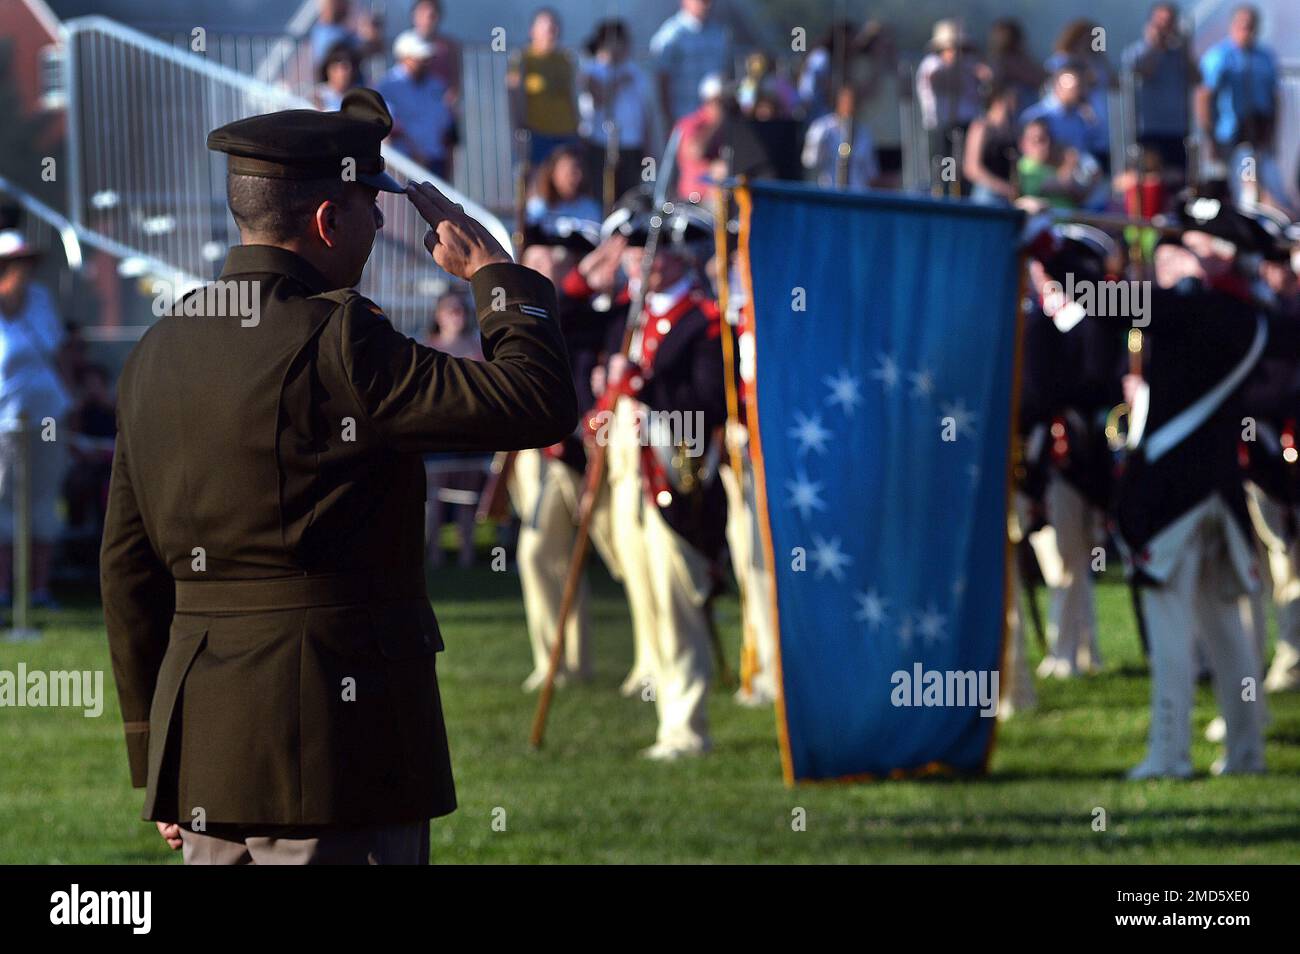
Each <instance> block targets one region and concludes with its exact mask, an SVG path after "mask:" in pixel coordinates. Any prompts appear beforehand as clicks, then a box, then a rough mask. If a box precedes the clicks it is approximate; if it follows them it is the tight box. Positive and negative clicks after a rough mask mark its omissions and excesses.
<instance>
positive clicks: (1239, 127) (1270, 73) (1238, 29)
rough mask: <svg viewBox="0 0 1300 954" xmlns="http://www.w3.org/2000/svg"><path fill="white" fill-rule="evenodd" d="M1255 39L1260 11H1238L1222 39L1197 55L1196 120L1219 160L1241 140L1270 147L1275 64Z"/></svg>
mask: <svg viewBox="0 0 1300 954" xmlns="http://www.w3.org/2000/svg"><path fill="white" fill-rule="evenodd" d="M1258 35H1259V11H1258V10H1257V9H1255V8H1254V7H1252V6H1246V5H1243V6H1240V7H1237V8H1236V10H1234V11H1233V13H1232V21H1231V23H1230V25H1229V27H1228V36H1227V38H1226V39H1224V40H1222V41H1220V42H1219V43H1216V44H1215V45H1214V46H1212V47H1210V48H1209V49H1208V50H1206V51H1205V55H1204V56H1203V57H1201V87H1200V88H1199V89H1198V90H1197V92H1196V113H1197V122H1198V123H1199V125H1200V127H1201V130H1202V132H1203V133H1204V134H1205V138H1206V140H1207V141H1208V142H1210V143H1211V144H1212V148H1213V149H1214V152H1215V155H1216V156H1217V157H1218V158H1226V157H1227V156H1228V155H1229V154H1230V153H1231V152H1232V149H1233V148H1234V147H1235V146H1237V145H1239V144H1240V143H1243V142H1248V143H1250V144H1252V145H1253V146H1255V148H1256V149H1262V150H1268V149H1270V148H1271V147H1272V145H1273V131H1274V125H1275V121H1276V118H1277V60H1276V58H1275V57H1274V56H1273V52H1272V51H1271V50H1269V49H1268V48H1266V47H1263V46H1260V45H1259V44H1258V42H1257V37H1258Z"/></svg>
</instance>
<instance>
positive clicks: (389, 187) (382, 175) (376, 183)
mask: <svg viewBox="0 0 1300 954" xmlns="http://www.w3.org/2000/svg"><path fill="white" fill-rule="evenodd" d="M357 181H358V182H361V183H364V184H365V185H368V186H370V187H371V188H372V189H378V190H379V191H380V192H405V191H406V190H405V189H403V188H402V187H401V186H400V185H398V184H397V180H396V179H394V178H393V177H392V176H390V175H389V174H388V173H387V172H375V173H367V174H366V175H359V176H357Z"/></svg>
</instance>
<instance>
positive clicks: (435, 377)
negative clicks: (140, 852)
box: [101, 246, 577, 825]
mask: <svg viewBox="0 0 1300 954" xmlns="http://www.w3.org/2000/svg"><path fill="white" fill-rule="evenodd" d="M222 280H223V281H238V282H253V281H256V282H258V283H260V284H259V287H258V293H257V299H258V301H259V302H260V320H259V321H258V322H257V323H256V324H255V325H253V324H251V323H249V322H248V321H247V318H246V317H241V316H232V317H171V316H169V317H164V318H162V319H161V320H160V321H158V322H157V324H156V325H155V326H154V327H153V328H151V329H150V330H149V332H148V333H147V334H146V335H145V336H144V338H143V339H142V340H141V341H140V343H139V344H138V345H137V346H136V348H135V349H134V351H133V352H132V353H131V355H130V358H129V359H128V361H127V363H126V367H125V369H124V370H123V372H122V376H121V379H120V382H119V404H118V426H119V433H118V440H117V449H116V454H115V457H114V461H113V477H112V482H111V489H110V491H109V503H108V515H107V521H106V525H105V530H104V541H103V550H102V555H101V587H102V593H103V600H104V615H105V621H106V624H107V629H108V640H109V647H110V650H111V654H112V661H113V672H114V675H115V677H116V680H117V686H118V694H119V698H120V702H121V707H122V716H123V719H124V721H125V724H126V740H127V754H128V760H129V763H130V769H131V780H132V783H133V784H134V785H135V786H137V787H145V788H146V796H145V805H144V817H145V818H147V819H155V820H163V821H180V822H181V823H186V822H189V821H191V820H192V819H193V818H194V817H196V816H195V811H196V810H197V809H202V812H203V817H205V819H206V821H207V822H209V823H211V822H236V823H244V824H257V823H270V824H293V825H317V824H321V825H324V824H352V825H356V824H391V823H397V822H403V821H413V820H419V819H424V818H428V817H430V816H436V815H441V814H445V813H447V812H450V811H452V810H453V809H454V807H455V794H454V789H453V785H452V776H451V766H450V759H449V755H448V749H447V739H446V734H445V731H444V727H443V718H442V707H441V702H440V699H439V694H438V683H437V678H436V674H435V653H436V652H438V651H439V650H441V649H442V648H443V643H442V638H441V636H440V634H439V631H438V623H437V621H436V619H435V617H434V614H433V611H432V609H431V608H430V606H429V602H428V599H427V596H426V590H425V578H424V569H423V559H424V546H423V527H424V518H423V512H424V502H425V477H424V467H423V465H422V464H421V455H422V454H426V453H429V452H436V451H490V450H504V449H517V448H525V447H536V446H541V445H545V444H549V443H552V442H554V441H556V440H558V439H559V438H561V437H562V436H563V435H565V434H566V433H568V432H569V431H571V430H572V429H573V427H574V423H575V421H576V417H577V408H576V401H575V398H574V393H573V383H572V380H571V378H570V371H569V366H568V361H567V358H566V355H565V349H564V343H563V340H562V338H561V336H560V331H559V328H558V326H557V324H556V321H555V311H556V306H555V293H554V289H553V288H552V286H551V285H550V283H549V282H548V281H546V280H545V279H544V278H542V277H541V276H540V275H538V274H537V273H535V272H533V271H531V270H529V269H525V268H522V267H520V266H516V265H506V264H503V265H492V266H488V267H486V268H483V269H481V270H480V271H479V272H478V273H477V274H476V275H475V276H474V280H473V283H472V284H473V290H474V297H475V300H476V301H477V302H478V303H479V306H478V311H479V321H480V324H481V326H482V334H483V346H484V347H483V350H484V355H485V358H486V360H485V361H484V362H483V363H477V362H474V361H469V360H464V359H457V358H453V357H450V356H448V355H445V354H442V353H440V352H438V351H435V350H433V349H430V348H426V347H423V346H421V345H419V344H417V343H416V342H414V341H412V340H411V339H409V338H407V337H405V336H404V335H402V334H400V333H398V332H397V331H396V330H395V329H394V328H393V327H392V325H391V324H390V323H389V322H388V320H387V319H386V318H385V317H384V316H383V314H382V313H381V312H380V310H379V309H378V307H376V306H375V305H374V304H372V303H371V302H369V301H367V300H366V299H365V298H363V297H361V296H360V295H358V294H357V293H356V292H354V291H350V290H345V291H338V292H329V293H328V294H325V295H322V294H321V293H326V292H327V282H326V280H325V279H324V278H322V277H321V276H320V275H319V274H318V273H317V272H316V271H315V270H314V269H313V268H312V267H311V266H310V265H309V264H308V263H307V262H305V261H304V260H303V259H301V258H299V257H298V256H296V255H294V254H292V253H291V252H288V251H285V250H283V249H278V248H271V247H267V246H237V247H235V248H232V249H231V250H230V254H229V257H228V258H227V260H226V265H225V270H224V272H223V274H222ZM498 289H503V290H504V303H505V307H504V310H496V311H494V310H493V309H492V305H493V304H494V303H496V304H497V305H498V307H499V305H500V303H501V301H502V297H501V295H500V294H499V293H497V290H498Z"/></svg>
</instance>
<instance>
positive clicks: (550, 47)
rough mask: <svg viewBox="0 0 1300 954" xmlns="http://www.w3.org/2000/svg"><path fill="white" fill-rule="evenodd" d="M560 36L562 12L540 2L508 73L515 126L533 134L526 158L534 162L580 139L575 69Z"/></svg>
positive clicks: (531, 163)
mask: <svg viewBox="0 0 1300 954" xmlns="http://www.w3.org/2000/svg"><path fill="white" fill-rule="evenodd" d="M559 42H560V17H559V14H557V13H556V12H555V11H554V10H552V9H551V8H550V7H542V8H541V9H539V10H538V11H537V12H536V13H535V14H533V22H532V24H531V26H529V28H528V46H526V47H525V48H524V49H522V50H519V51H517V52H516V53H515V55H514V56H513V57H512V58H511V62H510V69H509V71H508V72H507V73H506V85H507V87H508V88H509V89H510V93H511V106H512V113H513V120H514V126H515V128H516V129H519V130H523V131H526V132H527V133H528V135H529V140H528V143H529V144H528V161H529V164H530V165H533V166H537V165H539V164H541V163H542V162H544V161H545V160H546V157H547V156H549V155H550V154H551V153H552V152H553V151H554V150H555V149H557V148H558V147H560V146H565V145H569V144H570V143H574V142H577V139H578V107H577V100H576V96H575V92H574V89H575V76H576V70H575V69H574V65H573V59H572V57H570V55H569V53H568V51H567V50H562V49H560V48H559Z"/></svg>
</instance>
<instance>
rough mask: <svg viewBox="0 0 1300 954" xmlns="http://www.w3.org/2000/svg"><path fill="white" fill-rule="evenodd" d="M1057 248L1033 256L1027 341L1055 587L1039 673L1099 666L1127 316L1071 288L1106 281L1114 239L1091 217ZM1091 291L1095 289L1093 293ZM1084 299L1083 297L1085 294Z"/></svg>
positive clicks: (1041, 558)
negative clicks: (1092, 307)
mask: <svg viewBox="0 0 1300 954" xmlns="http://www.w3.org/2000/svg"><path fill="white" fill-rule="evenodd" d="M1049 238H1050V244H1049V248H1050V254H1044V255H1043V260H1042V262H1041V263H1040V262H1039V261H1036V260H1035V261H1032V262H1031V264H1030V275H1031V284H1032V285H1033V287H1034V289H1035V290H1036V291H1037V293H1038V294H1037V296H1036V297H1037V307H1036V308H1034V309H1032V310H1031V312H1030V314H1029V315H1028V316H1027V325H1028V327H1027V329H1026V334H1025V349H1024V396H1025V400H1026V404H1025V408H1026V413H1025V415H1024V418H1025V419H1024V421H1023V422H1022V423H1023V424H1024V425H1025V426H1027V427H1028V437H1027V439H1026V445H1025V446H1026V464H1027V466H1028V467H1031V468H1034V469H1036V471H1037V477H1038V479H1037V481H1036V484H1037V491H1036V494H1035V497H1036V500H1037V506H1038V509H1039V510H1040V512H1041V518H1042V521H1043V522H1045V524H1046V526H1045V527H1043V528H1042V529H1036V528H1031V529H1033V530H1035V531H1036V532H1032V533H1031V534H1030V537H1029V539H1030V542H1031V545H1032V546H1033V548H1034V552H1035V555H1036V556H1037V559H1038V564H1039V566H1040V567H1041V568H1042V572H1043V576H1044V578H1045V580H1046V582H1047V584H1048V588H1049V590H1050V593H1051V603H1050V608H1049V612H1048V619H1047V626H1046V638H1047V644H1048V651H1047V654H1046V655H1045V656H1044V657H1043V660H1042V662H1041V664H1040V665H1039V667H1038V675H1039V676H1041V677H1056V678H1068V677H1071V676H1075V675H1078V674H1080V673H1087V672H1094V671H1096V670H1098V669H1099V668H1100V667H1101V653H1100V650H1099V648H1098V644H1097V614H1096V607H1095V602H1094V593H1093V585H1092V570H1093V565H1094V562H1095V561H1094V556H1093V551H1094V547H1095V546H1096V544H1097V533H1098V529H1099V527H1100V526H1101V515H1102V513H1104V512H1105V510H1106V508H1107V507H1108V505H1109V498H1110V485H1111V453H1110V450H1109V448H1108V447H1107V445H1106V438H1105V420H1106V414H1107V412H1108V411H1109V410H1110V408H1112V407H1113V406H1114V405H1115V404H1116V403H1118V401H1119V399H1120V396H1121V395H1120V390H1119V375H1118V374H1117V373H1116V372H1117V369H1118V367H1119V360H1120V353H1121V351H1122V348H1123V330H1122V329H1123V325H1122V324H1121V321H1122V319H1118V318H1115V317H1110V316H1100V315H1098V314H1093V313H1090V312H1089V310H1088V306H1087V305H1085V304H1084V303H1082V302H1080V301H1078V300H1077V299H1078V298H1082V297H1083V296H1082V295H1079V294H1078V293H1077V292H1076V294H1075V297H1071V294H1070V292H1071V291H1072V290H1074V289H1084V288H1089V289H1093V290H1097V289H1100V288H1101V287H1102V283H1103V282H1106V281H1108V280H1110V279H1109V277H1108V276H1107V274H1106V263H1107V260H1108V259H1109V257H1110V256H1111V255H1112V254H1113V252H1114V243H1113V242H1112V240H1111V239H1110V238H1109V236H1107V235H1106V234H1105V233H1104V232H1102V231H1100V230H1099V229H1095V228H1092V227H1090V226H1086V225H1078V224H1068V225H1059V226H1056V227H1055V228H1054V229H1053V234H1052V236H1050V237H1049ZM1094 300H1096V299H1095V297H1094ZM1085 301H1086V299H1085Z"/></svg>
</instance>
